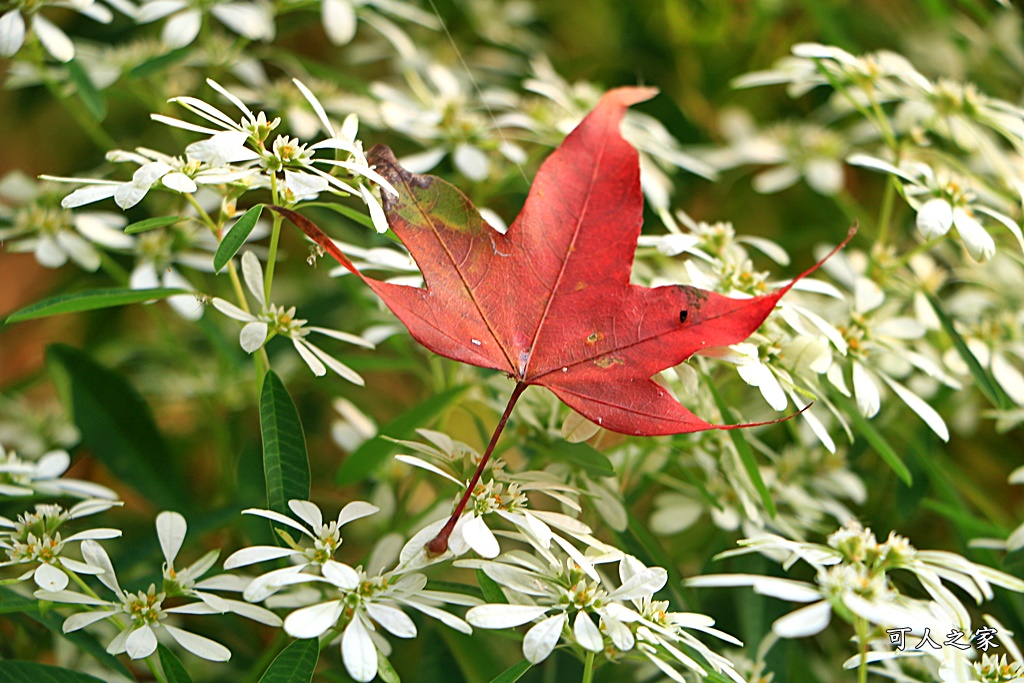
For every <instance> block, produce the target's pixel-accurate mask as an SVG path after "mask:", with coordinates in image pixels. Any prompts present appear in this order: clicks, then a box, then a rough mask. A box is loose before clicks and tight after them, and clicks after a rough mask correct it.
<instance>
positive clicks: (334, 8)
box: [320, 0, 356, 45]
mask: <svg viewBox="0 0 1024 683" xmlns="http://www.w3.org/2000/svg"><path fill="white" fill-rule="evenodd" d="M320 16H321V19H322V21H323V24H324V32H325V33H326V34H327V39H328V40H330V41H331V43H332V44H334V45H347V44H348V43H349V42H350V41H351V40H352V38H353V37H355V35H356V11H355V9H353V7H352V3H351V2H349V0H323V2H322V3H321V5H320Z"/></svg>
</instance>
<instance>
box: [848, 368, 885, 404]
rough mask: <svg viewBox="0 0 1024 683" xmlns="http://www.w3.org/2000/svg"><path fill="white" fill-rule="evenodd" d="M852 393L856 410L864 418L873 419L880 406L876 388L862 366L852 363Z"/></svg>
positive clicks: (879, 397) (880, 402) (880, 401)
mask: <svg viewBox="0 0 1024 683" xmlns="http://www.w3.org/2000/svg"><path fill="white" fill-rule="evenodd" d="M853 393H854V395H855V396H856V397H857V408H858V409H859V410H860V413H861V415H863V416H864V417H874V416H875V415H877V414H878V410H879V408H881V406H882V397H881V396H880V395H879V393H878V386H877V385H876V384H875V381H874V380H873V379H872V378H871V375H870V374H869V373H868V371H867V370H866V369H864V366H863V365H861V364H860V363H858V362H856V361H854V363H853Z"/></svg>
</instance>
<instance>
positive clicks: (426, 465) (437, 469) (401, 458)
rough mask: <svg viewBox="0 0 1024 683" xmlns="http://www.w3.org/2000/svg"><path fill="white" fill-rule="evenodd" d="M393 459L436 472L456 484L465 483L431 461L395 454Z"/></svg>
mask: <svg viewBox="0 0 1024 683" xmlns="http://www.w3.org/2000/svg"><path fill="white" fill-rule="evenodd" d="M395 460H397V461H399V462H404V463H405V464H406V465H410V466H412V467H419V468H420V469H424V470H427V471H428V472H433V473H434V474H436V475H438V476H441V477H444V478H445V479H447V480H448V481H450V482H452V483H454V484H456V485H457V486H464V485H465V484H464V482H461V481H459V480H458V479H456V478H455V477H453V476H452V475H450V474H448V473H447V472H445V471H444V470H442V469H441V468H440V467H438V466H437V465H432V464H431V463H429V462H427V461H426V460H422V459H420V458H417V457H416V456H414V455H396V456H395Z"/></svg>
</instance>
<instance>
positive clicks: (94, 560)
mask: <svg viewBox="0 0 1024 683" xmlns="http://www.w3.org/2000/svg"><path fill="white" fill-rule="evenodd" d="M81 550H82V559H84V560H85V561H86V562H88V563H89V564H91V565H92V566H94V567H97V568H99V569H102V570H103V573H102V574H98V575H97V578H98V579H99V580H100V583H102V584H103V585H104V586H106V587H107V588H109V589H110V590H112V591H114V592H115V593H118V594H120V593H121V587H120V586H119V585H118V583H117V575H116V574H115V573H114V565H113V564H111V562H110V557H109V556H108V555H107V551H105V550H104V549H103V546H101V545H100V544H99V543H97V542H96V541H92V540H89V541H83V542H82V545H81Z"/></svg>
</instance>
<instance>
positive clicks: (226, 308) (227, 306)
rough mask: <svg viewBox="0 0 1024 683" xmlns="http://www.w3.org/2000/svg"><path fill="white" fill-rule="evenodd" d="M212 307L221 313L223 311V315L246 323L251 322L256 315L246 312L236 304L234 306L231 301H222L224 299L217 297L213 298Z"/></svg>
mask: <svg viewBox="0 0 1024 683" xmlns="http://www.w3.org/2000/svg"><path fill="white" fill-rule="evenodd" d="M213 307H214V308H216V309H217V310H218V311H220V312H221V313H223V314H224V315H226V316H228V317H229V318H234V319H235V320H241V321H242V322H246V323H251V322H253V321H255V320H256V316H254V315H253V314H252V313H246V312H245V311H243V310H242V309H241V308H239V307H238V306H235V305H234V304H232V303H229V302H227V301H224V299H221V298H219V297H214V298H213Z"/></svg>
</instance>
